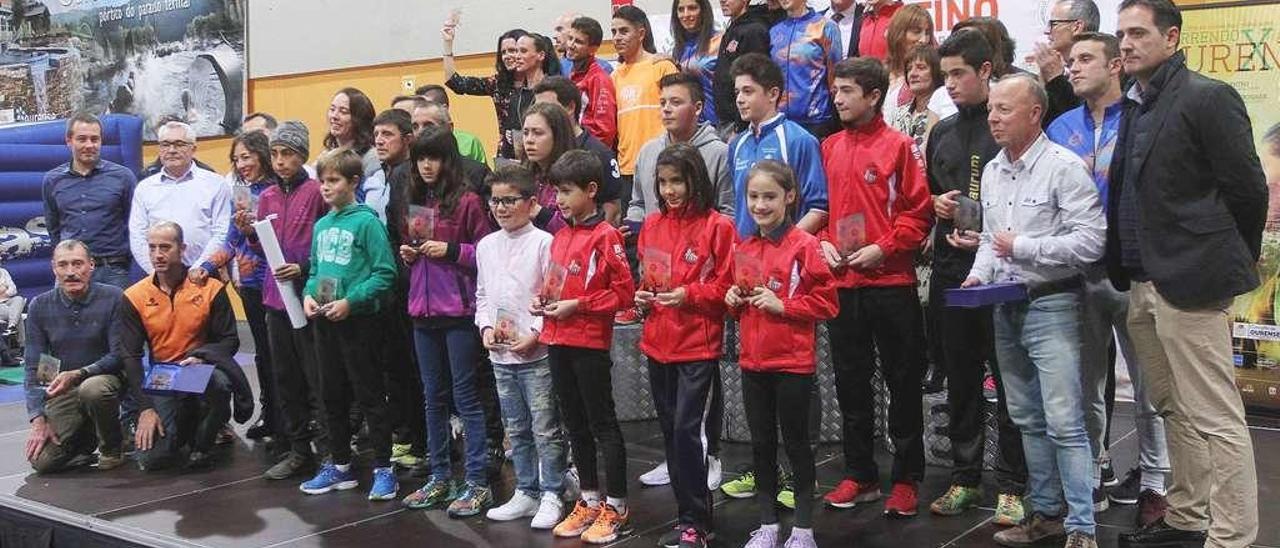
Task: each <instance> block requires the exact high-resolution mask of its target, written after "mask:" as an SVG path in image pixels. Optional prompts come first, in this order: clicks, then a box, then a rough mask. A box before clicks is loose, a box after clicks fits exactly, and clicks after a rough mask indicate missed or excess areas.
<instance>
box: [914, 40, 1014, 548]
mask: <svg viewBox="0 0 1280 548" xmlns="http://www.w3.org/2000/svg"><path fill="white" fill-rule="evenodd" d="M938 54H939V56H941V57H942V62H941V65H942V70H943V74H945V75H946V76H945V81H946V82H945V83H946V86H947V93H948V95H950V96H951V100H952V101H954V102H955V104H956V107H957V108H958V109H959V111H958V112H957V113H956V114H954V115H952V116H950V117H948V118H946V119H945V120H943V121H941V122H938V124H937V125H936V126H934V128H933V132H931V133H930V135H929V142H928V146H927V147H926V148H925V156H926V160H927V162H926V165H927V166H928V169H927V170H926V173H927V174H928V176H929V189H930V192H932V193H933V195H934V199H933V205H934V209H933V211H934V214H935V215H936V216H937V218H938V224H937V228H936V229H935V231H934V234H935V237H934V240H933V277H932V279H931V280H930V282H929V291H930V296H929V305H930V306H931V307H932V308H933V310H932V314H933V317H934V318H936V320H937V322H936V324H935V325H936V328H937V333H935V334H933V335H934V336H936V337H938V338H939V339H940V341H939V342H940V344H939V346H940V347H941V348H942V356H941V362H942V365H943V366H944V367H945V368H946V371H947V404H948V405H949V406H950V407H951V424H950V429H949V432H950V434H951V458H952V460H953V461H954V463H955V464H954V467H953V468H952V471H951V488H950V489H948V490H947V493H946V494H945V495H943V496H941V497H939V498H938V499H937V500H935V501H933V504H931V505H930V506H929V510H930V511H932V512H933V513H935V514H938V515H944V516H954V515H958V514H960V513H962V512H964V511H966V510H969V509H971V508H976V507H977V506H978V504H979V503H980V502H981V500H982V492H981V491H980V490H979V486H980V485H981V483H982V467H983V456H984V454H985V451H984V448H985V447H986V441H985V439H986V436H985V433H986V416H987V413H986V403H985V400H984V399H983V393H982V383H983V373H984V370H985V364H988V363H990V364H991V370H992V373H993V375H994V377H995V381H996V409H995V415H996V423H997V425H998V427H999V431H1000V437H999V458H998V459H997V461H996V466H995V469H996V484H997V488H998V490H999V496H997V497H996V515H995V518H994V519H993V521H994V522H995V523H996V524H997V525H1014V524H1016V523H1018V522H1021V521H1022V518H1023V511H1022V501H1021V499H1020V497H1021V495H1022V492H1023V485H1024V484H1025V483H1026V479H1027V468H1026V464H1025V463H1024V461H1023V454H1022V453H1023V452H1022V436H1021V434H1019V433H1018V429H1017V428H1015V427H1014V425H1013V422H1012V421H1010V420H1009V414H1008V410H1007V407H1006V405H1005V391H1004V388H1003V385H1002V384H1001V383H1000V373H999V368H998V367H997V366H996V361H995V352H994V346H993V345H994V342H993V338H992V337H993V335H992V328H991V309H990V308H987V307H983V308H977V309H969V308H952V307H948V306H945V299H944V298H943V294H944V291H945V290H947V289H954V288H956V287H959V286H960V282H962V281H964V278H965V277H966V276H967V275H968V274H969V269H970V268H972V266H973V257H974V252H975V251H976V250H977V248H978V238H977V233H976V232H977V230H979V227H978V226H972V225H969V226H964V227H963V228H964V230H958V229H957V227H956V224H955V213H956V210H957V208H958V207H959V202H960V201H963V200H972V202H968V205H969V206H971V207H976V205H977V200H978V199H980V198H981V192H982V169H983V167H984V166H986V165H987V162H989V161H991V159H992V158H994V157H995V155H996V153H997V152H999V151H1000V147H999V145H997V144H996V143H995V141H994V140H993V139H992V138H991V131H990V129H989V128H988V124H987V97H988V93H989V92H990V83H989V82H990V80H991V58H992V55H993V54H992V49H991V45H990V43H988V42H987V40H986V38H984V37H983V36H982V34H981V33H979V32H978V31H976V30H968V31H962V32H957V33H953V34H952V35H951V36H949V37H947V40H946V42H944V43H943V44H942V46H941V47H939V48H938ZM970 222H972V221H970ZM951 235H955V236H957V238H948V236H951ZM953 242H954V244H955V245H953Z"/></svg>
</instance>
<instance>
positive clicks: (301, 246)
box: [250, 172, 329, 311]
mask: <svg viewBox="0 0 1280 548" xmlns="http://www.w3.org/2000/svg"><path fill="white" fill-rule="evenodd" d="M297 179H298V180H295V181H294V182H293V183H292V184H288V185H286V184H284V183H278V184H275V185H272V186H271V187H270V188H268V189H266V190H263V191H262V195H261V196H259V198H258V220H262V219H265V218H267V216H268V215H272V214H274V215H275V216H276V218H275V220H273V221H271V226H272V228H275V230H276V238H277V239H278V240H279V241H280V251H281V252H282V253H284V260H285V261H287V262H290V263H296V264H297V265H298V266H301V267H302V276H301V278H299V279H298V280H295V281H294V284H293V285H294V292H296V293H297V294H298V295H301V294H302V292H301V289H302V283H303V282H305V281H306V280H307V268H308V267H309V266H310V265H311V229H312V227H314V226H315V225H316V221H317V220H318V219H320V218H321V217H324V215H325V213H328V212H329V205H328V204H326V203H324V198H323V197H321V196H320V183H318V182H316V180H315V179H308V178H306V172H301V173H300V177H298V178H297ZM286 186H287V187H288V188H289V190H285V187H286ZM250 242H251V244H252V245H253V247H254V249H256V250H261V249H262V245H261V244H260V243H259V242H258V238H257V237H256V235H255V237H253V238H251V239H250ZM262 304H263V305H265V306H266V307H267V308H270V309H272V310H277V311H279V310H284V300H283V299H281V297H280V290H279V289H277V288H276V284H274V283H272V282H271V281H270V278H268V280H264V281H263V283H262Z"/></svg>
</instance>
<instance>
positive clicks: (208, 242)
mask: <svg viewBox="0 0 1280 548" xmlns="http://www.w3.org/2000/svg"><path fill="white" fill-rule="evenodd" d="M159 137H160V161H161V162H162V163H163V165H164V168H163V169H162V170H161V171H160V172H159V173H156V174H155V175H152V176H150V177H147V178H146V179H143V180H142V182H140V183H138V188H137V189H135V190H134V193H133V204H132V206H131V207H130V210H129V245H130V247H131V248H132V250H133V258H134V260H136V261H138V265H140V266H141V267H142V269H143V270H145V271H146V272H147V273H151V271H152V270H151V266H152V265H151V259H150V257H149V254H150V252H149V251H148V245H147V241H146V236H145V234H146V232H147V228H148V227H150V226H151V225H153V224H155V223H157V222H159V221H173V222H176V223H178V225H179V226H181V227H182V229H183V231H184V232H185V233H186V235H187V238H188V239H187V240H186V241H185V242H184V245H183V246H182V247H183V249H184V250H185V251H184V256H183V261H184V262H183V264H186V265H189V266H190V270H189V271H188V272H187V274H188V275H189V276H190V277H191V281H192V282H195V283H197V284H199V283H203V282H204V281H205V280H206V279H207V278H208V277H209V274H211V273H213V272H214V264H213V263H212V262H210V261H209V259H210V258H211V257H212V256H213V254H214V253H215V252H217V251H218V250H219V249H221V248H222V246H223V244H224V243H225V242H226V239H227V229H228V228H229V227H230V226H231V212H232V209H233V208H232V206H231V187H230V186H229V185H227V183H226V180H225V179H223V178H222V177H221V176H219V175H218V174H216V173H214V172H212V171H208V170H205V169H202V168H200V167H199V166H196V165H195V163H194V162H193V159H194V158H195V152H196V132H195V130H194V129H192V128H191V126H189V125H187V124H185V123H183V122H168V123H166V124H165V125H163V126H161V127H160V131H159Z"/></svg>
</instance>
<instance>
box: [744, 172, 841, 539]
mask: <svg viewBox="0 0 1280 548" xmlns="http://www.w3.org/2000/svg"><path fill="white" fill-rule="evenodd" d="M795 202H796V181H795V176H794V174H792V172H791V168H790V167H788V166H787V165H786V164H783V163H781V162H778V161H776V160H762V161H760V162H758V163H756V165H755V166H754V167H752V168H751V172H750V174H749V175H748V176H747V199H746V203H747V207H748V208H749V209H750V213H751V217H752V219H753V220H754V221H755V222H756V224H757V225H759V230H758V232H757V233H755V234H752V235H750V236H748V237H747V239H746V241H744V242H742V243H740V244H738V247H737V250H736V251H735V252H734V259H733V262H734V285H733V286H732V287H730V288H729V290H728V291H727V292H726V293H725V304H727V305H728V306H729V310H730V311H731V313H732V314H733V315H734V316H736V317H737V318H738V331H739V337H738V338H739V344H740V351H739V365H740V366H741V367H742V399H743V403H745V404H746V411H747V425H748V427H749V429H750V430H751V453H752V461H753V465H754V468H755V470H756V503H757V504H758V505H759V511H760V528H759V529H757V530H756V531H755V532H753V533H752V534H751V540H750V541H748V542H747V546H750V547H757V546H759V547H765V546H767V547H772V546H775V545H776V544H777V541H778V514H777V510H776V509H775V508H774V500H775V498H776V497H777V495H778V472H777V469H778V463H777V460H778V458H777V450H778V437H777V430H778V429H779V427H781V430H782V441H783V444H784V446H785V450H786V452H787V459H788V460H789V461H790V462H791V468H792V470H793V472H794V474H795V485H796V492H795V500H796V514H795V524H794V527H793V528H792V530H791V537H790V539H789V540H788V541H787V543H786V544H787V546H793V547H795V548H808V547H816V546H817V544H816V543H815V542H814V539H813V484H814V463H813V449H812V448H811V447H810V446H809V428H810V425H809V398H810V397H811V393H812V392H811V391H812V388H813V380H814V373H815V371H816V369H817V362H816V360H817V356H816V355H815V353H814V344H815V341H814V330H815V329H816V328H817V323H818V322H820V321H823V320H829V319H831V318H833V317H835V315H836V313H837V310H838V307H837V305H836V291H835V282H834V280H833V278H832V276H831V270H830V268H828V267H827V263H826V261H825V260H824V259H823V257H822V249H821V248H820V247H819V244H818V239H817V238H816V237H814V236H812V235H810V234H808V233H807V232H805V231H803V230H798V229H796V228H795V226H793V225H792V221H791V220H790V217H789V212H790V211H791V210H792V208H793V207H794V205H795ZM813 426H814V427H817V425H813Z"/></svg>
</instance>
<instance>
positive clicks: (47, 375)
mask: <svg viewBox="0 0 1280 548" xmlns="http://www.w3.org/2000/svg"><path fill="white" fill-rule="evenodd" d="M61 371H62V360H60V359H58V358H55V357H53V356H50V355H49V354H44V353H41V354H40V361H39V362H37V363H36V382H37V383H39V384H40V386H49V385H50V384H52V383H53V379H54V378H56V377H57V376H58V373H60V372H61Z"/></svg>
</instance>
